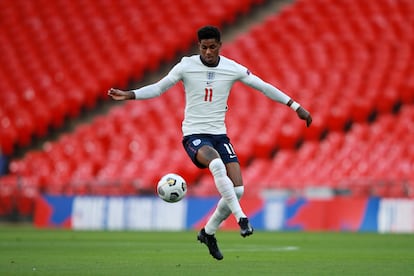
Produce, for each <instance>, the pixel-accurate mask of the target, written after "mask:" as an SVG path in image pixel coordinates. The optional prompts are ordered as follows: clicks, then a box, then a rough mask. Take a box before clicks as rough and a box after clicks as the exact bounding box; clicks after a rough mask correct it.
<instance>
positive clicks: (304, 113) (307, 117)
mask: <svg viewBox="0 0 414 276" xmlns="http://www.w3.org/2000/svg"><path fill="white" fill-rule="evenodd" d="M296 113H297V114H298V116H299V118H301V119H302V120H305V121H306V126H307V127H309V126H310V125H311V123H312V116H311V115H310V113H309V111H307V110H306V109H304V108H303V107H301V106H299V108H298V109H297V110H296Z"/></svg>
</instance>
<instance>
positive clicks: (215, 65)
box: [200, 55, 220, 67]
mask: <svg viewBox="0 0 414 276" xmlns="http://www.w3.org/2000/svg"><path fill="white" fill-rule="evenodd" d="M200 60H201V62H202V63H203V64H204V65H205V66H207V67H217V66H218V65H219V63H220V56H218V60H217V63H216V64H214V65H211V64H207V63H206V62H205V61H204V60H203V59H202V58H201V55H200Z"/></svg>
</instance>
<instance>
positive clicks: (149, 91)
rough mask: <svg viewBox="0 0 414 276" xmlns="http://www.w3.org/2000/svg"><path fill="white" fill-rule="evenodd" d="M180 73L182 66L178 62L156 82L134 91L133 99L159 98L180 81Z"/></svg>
mask: <svg viewBox="0 0 414 276" xmlns="http://www.w3.org/2000/svg"><path fill="white" fill-rule="evenodd" d="M181 71H182V64H181V62H179V63H177V64H176V65H175V66H174V67H173V68H172V69H171V70H170V72H169V73H168V74H167V75H166V76H165V77H163V78H162V79H161V80H159V81H158V82H156V83H153V84H150V85H146V86H143V87H141V88H139V89H134V90H133V92H134V94H135V99H137V100H144V99H151V98H155V97H158V96H160V95H161V94H163V93H164V92H166V91H167V90H168V89H169V88H171V87H172V86H174V85H175V84H176V83H177V82H178V81H180V80H181V78H182V77H181Z"/></svg>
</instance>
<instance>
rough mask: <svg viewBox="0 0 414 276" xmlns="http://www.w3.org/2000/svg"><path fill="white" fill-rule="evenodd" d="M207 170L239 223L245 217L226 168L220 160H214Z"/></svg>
mask: <svg viewBox="0 0 414 276" xmlns="http://www.w3.org/2000/svg"><path fill="white" fill-rule="evenodd" d="M209 169H210V171H211V173H212V174H213V177H214V182H215V183H216V187H217V190H218V191H219V193H220V195H221V197H222V198H223V199H224V201H225V202H226V204H227V206H228V207H229V209H230V210H231V212H232V213H233V215H234V216H235V217H236V220H237V221H239V219H240V218H242V217H246V215H245V214H244V213H243V210H242V208H241V206H240V203H239V200H238V199H237V196H236V192H235V191H234V186H233V182H232V181H231V179H230V178H229V177H228V176H227V171H226V166H225V165H224V163H223V161H222V160H221V159H220V158H216V159H214V160H213V161H211V162H210V165H209Z"/></svg>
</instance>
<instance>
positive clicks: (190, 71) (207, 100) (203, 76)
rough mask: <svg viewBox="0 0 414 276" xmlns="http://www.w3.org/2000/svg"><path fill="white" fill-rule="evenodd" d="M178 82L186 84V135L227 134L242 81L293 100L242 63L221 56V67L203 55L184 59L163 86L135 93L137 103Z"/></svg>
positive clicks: (281, 98) (279, 98)
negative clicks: (233, 94) (233, 96)
mask: <svg viewBox="0 0 414 276" xmlns="http://www.w3.org/2000/svg"><path fill="white" fill-rule="evenodd" d="M178 81H182V82H183V84H184V90H185V97H186V105H185V112H184V120H183V123H182V131H183V135H184V136H186V135H190V134H226V125H225V115H226V111H227V100H228V97H229V94H230V90H231V87H232V85H233V84H234V82H236V81H241V82H243V83H245V84H247V85H249V86H251V87H253V88H255V89H257V90H259V91H261V92H263V93H264V94H265V95H266V96H268V97H269V98H271V99H273V100H275V101H278V102H281V103H284V104H286V103H287V102H288V101H289V99H290V97H289V96H287V95H286V94H284V93H283V92H282V91H280V90H279V89H277V88H276V87H274V86H272V85H270V84H268V83H266V82H264V81H263V80H261V79H260V78H258V77H257V76H254V75H253V74H252V73H250V71H249V70H248V69H247V68H246V67H244V66H242V65H240V64H239V63H237V62H235V61H233V60H230V59H228V58H226V57H223V56H220V61H219V63H218V65H217V66H215V67H209V66H206V65H205V64H203V63H202V62H201V59H200V55H194V56H191V57H184V58H182V60H181V61H180V62H179V63H177V64H176V65H175V66H174V67H173V68H172V69H171V71H170V72H169V73H168V75H167V76H166V77H164V78H163V79H161V80H160V81H159V82H157V83H155V84H152V85H148V86H144V87H142V88H140V89H136V90H134V93H135V98H136V99H148V98H153V97H156V96H159V95H161V94H162V93H164V92H165V91H167V90H168V89H169V88H170V87H171V86H173V85H174V84H176V83H177V82H178Z"/></svg>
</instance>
